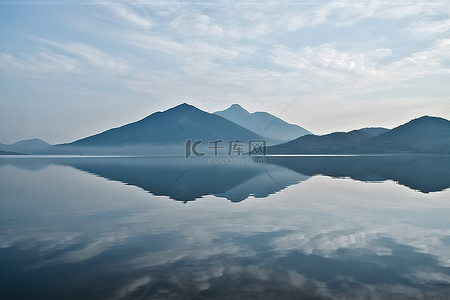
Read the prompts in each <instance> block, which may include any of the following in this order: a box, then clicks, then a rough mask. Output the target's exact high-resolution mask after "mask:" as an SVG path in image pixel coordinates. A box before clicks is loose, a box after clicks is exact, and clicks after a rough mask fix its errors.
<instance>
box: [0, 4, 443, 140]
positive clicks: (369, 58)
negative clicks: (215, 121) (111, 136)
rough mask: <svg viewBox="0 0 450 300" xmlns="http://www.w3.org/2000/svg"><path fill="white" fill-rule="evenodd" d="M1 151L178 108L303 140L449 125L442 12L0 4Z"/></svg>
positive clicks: (407, 7)
mask: <svg viewBox="0 0 450 300" xmlns="http://www.w3.org/2000/svg"><path fill="white" fill-rule="evenodd" d="M0 8H1V10H0V19H1V20H2V21H1V24H2V26H1V27H0V34H1V36H2V44H1V45H0V89H1V90H2V93H1V94H0V143H6V144H10V143H14V142H17V141H19V140H24V139H31V138H40V139H43V140H45V141H47V142H49V143H52V144H55V143H65V142H72V141H74V140H77V139H80V138H83V137H86V136H90V135H92V134H96V133H99V132H103V131H105V130H108V129H110V128H114V127H119V126H122V125H125V124H127V123H130V122H134V121H137V120H140V119H142V118H144V117H146V116H148V115H150V114H152V113H154V112H156V111H164V110H166V109H169V108H171V107H173V106H176V105H178V104H181V103H183V102H187V103H189V104H192V105H194V106H196V107H197V108H199V109H201V110H204V111H207V112H210V113H213V112H215V111H219V110H224V109H226V108H228V107H229V106H230V105H231V104H233V103H238V104H240V105H241V106H242V107H244V108H245V109H246V110H248V111H249V112H255V111H266V112H268V113H270V114H273V115H275V116H279V117H280V118H281V119H283V120H285V121H287V122H289V123H293V124H297V125H299V126H301V127H303V128H305V129H307V130H310V131H311V132H313V133H315V134H326V133H330V132H332V131H349V130H352V129H357V128H362V127H386V128H393V127H396V126H399V125H401V124H404V123H406V122H408V121H410V120H411V119H414V118H418V117H421V116H423V115H430V116H437V117H443V118H446V119H450V101H449V99H448V95H449V94H450V86H449V85H448V82H449V79H450V22H449V20H450V3H448V2H446V1H435V2H432V3H426V2H421V1H413V2H408V3H377V2H371V1H358V2H354V1H320V2H317V3H311V2H298V3H297V2H292V1H281V2H279V3H274V2H273V1H262V2H258V3H256V2H241V3H237V2H233V1H225V2H223V1H221V2H215V1H213V2H201V1H197V2H194V3H192V2H186V1H170V2H154V1H123V2H116V1H101V2H98V1H83V2H81V3H80V2H78V1H77V2H75V1H67V2H64V3H59V4H57V3H49V2H32V1H27V2H5V3H1V4H0Z"/></svg>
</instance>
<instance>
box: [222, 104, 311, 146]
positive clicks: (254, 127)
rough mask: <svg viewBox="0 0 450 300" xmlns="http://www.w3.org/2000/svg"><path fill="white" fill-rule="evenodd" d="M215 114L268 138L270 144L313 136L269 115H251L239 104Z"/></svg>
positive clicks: (300, 128) (302, 129) (261, 113)
mask: <svg viewBox="0 0 450 300" xmlns="http://www.w3.org/2000/svg"><path fill="white" fill-rule="evenodd" d="M214 114H216V115H219V116H221V117H224V118H226V119H228V120H230V121H232V122H234V123H236V124H239V125H241V126H242V127H245V128H247V129H248V130H250V131H253V132H255V133H257V134H259V135H261V136H263V137H265V138H267V139H268V142H273V143H280V142H287V141H290V140H293V139H295V138H298V137H300V136H303V135H307V134H311V132H309V131H308V130H306V129H304V128H302V127H300V126H297V125H294V124H289V123H287V122H285V121H283V120H281V119H280V118H277V117H275V116H274V115H271V114H269V113H266V112H254V113H249V112H248V111H247V110H245V109H244V108H242V107H241V106H240V105H239V104H233V105H231V106H230V107H229V108H227V109H225V110H222V111H217V112H215V113H214Z"/></svg>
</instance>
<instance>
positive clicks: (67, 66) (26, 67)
mask: <svg viewBox="0 0 450 300" xmlns="http://www.w3.org/2000/svg"><path fill="white" fill-rule="evenodd" d="M0 71H3V72H6V73H8V74H13V75H14V76H17V75H18V74H22V75H23V74H27V73H41V72H42V73H68V72H78V71H79V64H78V63H77V61H76V60H74V59H72V58H69V57H67V56H64V55H61V54H57V53H53V52H40V53H38V54H36V55H30V54H19V55H15V56H14V55H12V54H8V53H0Z"/></svg>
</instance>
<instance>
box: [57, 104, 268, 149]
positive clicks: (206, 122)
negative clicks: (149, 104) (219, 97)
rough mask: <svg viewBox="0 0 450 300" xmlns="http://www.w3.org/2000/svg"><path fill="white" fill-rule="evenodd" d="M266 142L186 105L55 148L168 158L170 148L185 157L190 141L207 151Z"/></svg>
mask: <svg viewBox="0 0 450 300" xmlns="http://www.w3.org/2000/svg"><path fill="white" fill-rule="evenodd" d="M263 139H264V138H263V137H261V136H259V135H258V134H256V133H254V132H252V131H250V130H248V129H246V128H244V127H242V126H240V125H237V124H235V123H233V122H231V121H229V120H227V119H225V118H223V117H221V116H219V115H215V114H210V113H207V112H204V111H202V110H200V109H198V108H196V107H194V106H192V105H189V104H186V103H183V104H181V105H178V106H176V107H173V108H171V109H168V110H166V111H163V112H156V113H153V114H151V115H150V116H148V117H146V118H144V119H142V120H139V121H137V122H134V123H131V124H127V125H124V126H121V127H118V128H114V129H110V130H107V131H105V132H102V133H99V134H95V135H92V136H89V137H86V138H83V139H80V140H77V141H75V142H72V143H69V144H62V145H58V146H57V147H56V148H57V149H58V151H60V152H62V153H64V152H68V151H69V152H73V153H86V151H90V152H94V153H95V152H99V153H105V152H106V153H108V151H109V152H112V153H114V152H116V151H123V152H124V153H135V152H138V153H139V152H143V153H148V151H155V149H159V153H160V154H167V153H169V152H170V150H171V149H172V148H170V147H171V146H174V148H173V149H174V151H175V152H174V153H177V154H180V155H183V154H184V147H185V143H186V141H187V140H192V141H195V140H200V141H202V144H203V145H202V147H204V148H203V149H204V150H205V148H206V146H207V145H208V143H209V142H213V141H217V140H222V143H223V144H222V147H225V146H226V145H227V143H229V142H230V141H235V140H240V141H243V142H244V143H246V142H248V141H250V140H263ZM210 146H211V144H210ZM158 147H159V148H158ZM89 149H90V150H89ZM181 150H183V152H181ZM222 150H223V151H225V150H224V149H222Z"/></svg>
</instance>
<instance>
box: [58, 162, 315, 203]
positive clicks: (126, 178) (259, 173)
mask: <svg viewBox="0 0 450 300" xmlns="http://www.w3.org/2000/svg"><path fill="white" fill-rule="evenodd" d="M64 164H68V165H70V166H72V167H75V168H77V169H80V170H83V171H86V172H89V173H93V174H96V175H98V176H101V177H104V178H107V179H110V180H115V181H120V182H123V183H126V184H129V185H134V186H138V187H140V188H142V189H144V190H146V191H148V192H150V193H151V194H153V195H156V196H168V197H170V198H171V199H174V200H178V201H185V202H187V201H193V200H196V199H198V198H201V197H203V196H206V195H215V196H218V197H224V198H226V199H228V200H230V201H233V202H239V201H242V200H245V199H247V198H248V197H249V196H254V197H256V198H265V197H267V196H269V195H270V194H273V193H276V192H278V191H280V190H282V189H284V188H286V187H287V186H289V185H292V184H296V183H298V182H300V181H303V180H306V179H307V178H308V176H304V175H303V174H300V173H297V172H295V171H292V170H289V169H287V168H285V167H279V166H276V165H267V164H259V163H255V162H253V161H248V160H245V159H242V160H241V161H240V163H235V162H234V161H233V162H231V163H227V164H221V163H218V164H213V163H209V161H207V160H206V159H184V158H101V159H99V158H95V159H73V160H66V161H65V162H64Z"/></svg>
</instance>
